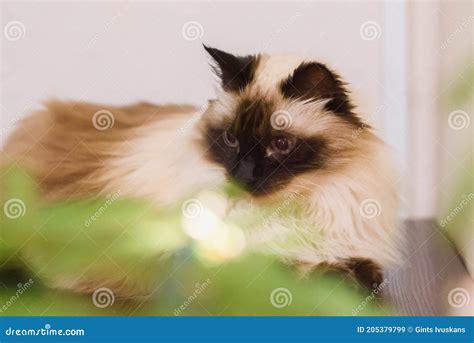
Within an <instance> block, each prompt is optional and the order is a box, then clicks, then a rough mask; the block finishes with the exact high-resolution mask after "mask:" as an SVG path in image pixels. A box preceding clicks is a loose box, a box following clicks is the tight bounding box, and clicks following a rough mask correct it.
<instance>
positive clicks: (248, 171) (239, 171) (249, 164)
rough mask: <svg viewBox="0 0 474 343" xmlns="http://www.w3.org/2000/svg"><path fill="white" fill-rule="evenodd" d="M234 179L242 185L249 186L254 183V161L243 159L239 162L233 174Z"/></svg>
mask: <svg viewBox="0 0 474 343" xmlns="http://www.w3.org/2000/svg"><path fill="white" fill-rule="evenodd" d="M234 178H235V179H236V180H237V181H238V182H240V183H243V184H244V185H247V186H248V185H250V184H252V183H254V182H255V181H256V179H257V178H256V177H255V161H253V160H250V159H244V160H242V161H240V162H239V164H238V165H237V168H236V170H235V173H234Z"/></svg>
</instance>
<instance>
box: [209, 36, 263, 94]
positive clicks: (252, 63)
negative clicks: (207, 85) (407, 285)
mask: <svg viewBox="0 0 474 343" xmlns="http://www.w3.org/2000/svg"><path fill="white" fill-rule="evenodd" d="M204 49H205V50H206V51H207V52H208V53H209V55H211V57H212V58H213V60H214V62H215V63H216V64H215V66H214V70H215V71H216V74H217V76H218V77H219V78H220V79H221V83H222V88H224V90H226V91H239V90H241V89H243V88H245V86H247V85H248V84H249V83H250V82H251V81H252V79H253V75H254V72H255V69H256V67H257V63H258V56H252V55H249V56H234V55H232V54H229V53H227V52H224V51H221V50H218V49H214V48H211V47H208V46H206V45H204Z"/></svg>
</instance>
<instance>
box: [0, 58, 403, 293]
mask: <svg viewBox="0 0 474 343" xmlns="http://www.w3.org/2000/svg"><path fill="white" fill-rule="evenodd" d="M208 51H209V52H210V54H211V55H212V56H213V57H214V58H215V59H216V61H217V63H218V65H219V68H220V69H219V72H220V76H221V79H222V81H223V88H224V91H222V92H221V93H220V94H219V96H218V98H217V100H213V101H211V102H210V105H209V106H208V107H207V108H205V109H197V108H194V107H192V106H177V105H172V106H156V105H151V104H144V103H141V104H137V105H133V106H128V107H106V106H102V105H95V104H86V103H75V102H50V103H49V104H48V105H47V107H46V109H45V110H44V111H42V112H38V113H35V114H33V115H32V116H31V117H29V118H26V119H25V120H24V121H23V122H22V124H21V125H20V127H19V128H18V130H17V131H16V132H15V133H14V134H13V135H12V136H11V138H10V140H9V141H8V142H7V144H6V146H5V153H6V155H7V156H9V157H10V158H12V159H14V160H15V161H17V162H19V163H20V164H21V165H23V166H25V167H26V168H27V169H28V170H29V171H30V172H31V173H32V175H34V176H35V177H36V178H37V180H38V181H39V182H40V185H41V187H42V189H43V192H44V196H45V198H46V199H49V200H52V201H56V200H64V199H69V198H74V197H83V196H95V195H101V194H102V195H106V194H110V193H115V192H117V191H120V194H121V195H122V196H126V197H138V198H147V199H151V200H152V201H153V203H154V204H155V205H156V206H165V205H169V204H172V203H174V202H176V201H178V200H182V199H183V197H186V196H187V195H189V194H191V193H192V192H195V191H197V190H199V189H202V188H206V187H209V186H212V185H215V184H217V183H219V182H221V181H223V180H224V179H226V177H229V176H232V177H233V178H235V179H237V180H238V181H240V182H242V183H243V184H246V186H248V189H249V198H250V201H253V202H254V203H255V204H257V205H258V204H259V203H261V202H264V201H266V200H267V199H272V200H275V201H285V199H288V196H289V195H291V194H298V196H301V197H303V199H304V201H303V202H302V211H301V212H300V214H299V216H300V217H293V218H292V217H278V216H277V217H276V218H272V220H269V221H266V222H265V227H261V228H254V229H252V230H254V231H252V232H247V239H248V240H249V247H250V248H251V249H254V250H258V251H263V252H267V253H268V252H270V253H276V254H278V255H279V256H281V257H282V258H283V259H285V260H286V261H290V262H294V263H298V264H302V265H307V266H310V267H312V266H317V265H320V264H325V265H331V266H336V267H337V268H342V269H346V270H349V271H352V272H354V273H355V274H356V276H357V277H361V278H365V280H362V281H363V282H364V283H367V284H369V285H371V284H372V283H380V282H381V281H382V276H381V274H380V270H381V269H383V268H386V267H390V266H393V265H394V264H397V263H399V261H400V253H399V246H398V245H399V242H400V237H399V236H398V232H397V228H396V217H397V210H398V206H397V203H398V201H397V192H396V187H397V185H396V181H397V179H396V173H395V172H394V168H393V166H392V164H391V162H390V158H389V156H390V153H389V151H388V149H387V147H386V146H385V145H384V144H383V142H382V141H381V140H380V139H378V138H377V137H376V136H375V135H374V133H373V132H372V130H371V129H370V127H368V126H367V125H365V124H363V123H362V121H361V120H360V118H358V117H357V116H355V115H353V114H352V107H351V106H350V104H349V103H348V99H347V98H346V97H345V93H344V94H339V93H338V91H339V90H342V91H344V89H343V87H342V83H339V81H338V79H337V78H335V79H331V82H329V81H328V79H327V77H328V75H329V74H327V73H329V71H327V70H326V69H324V70H323V74H324V75H321V74H320V72H321V70H322V69H320V67H319V66H321V65H317V68H316V69H314V70H311V68H312V67H314V65H313V64H311V63H308V62H305V63H303V64H302V62H301V60H300V59H295V58H293V57H285V56H276V57H270V56H267V55H259V56H253V57H252V56H247V57H244V58H236V57H234V56H232V55H229V54H225V53H223V52H220V51H218V50H214V49H208ZM222 54H224V55H222ZM239 63H243V64H242V65H240V66H238V64H239ZM233 64H235V65H233ZM235 67H237V69H235V72H232V69H233V68H235ZM307 67H309V69H308V68H307ZM227 69H229V70H227ZM314 78H316V80H314ZM326 81H327V82H326ZM336 81H337V82H336ZM312 82H315V83H314V84H312ZM334 82H335V84H334ZM318 85H319V86H318ZM308 86H309V88H308ZM301 87H303V88H304V87H306V88H307V90H308V91H304V90H303V91H301ZM318 87H319V88H318ZM331 87H336V88H337V89H334V90H332V88H331ZM293 88H294V89H293ZM315 88H316V89H319V90H321V89H322V90H323V91H322V92H319V91H318V92H319V93H318V92H316V93H314V94H313V93H311V92H313V89H315ZM339 88H340V89H339ZM298 89H299V91H301V94H300V95H301V97H300V96H299V95H298V94H296V96H295V94H294V91H295V90H298ZM309 93H311V94H309ZM331 98H332V99H333V100H334V101H332V100H331ZM328 99H329V100H331V101H329V102H328ZM341 109H342V110H343V111H340V110H341ZM275 112H277V113H280V112H281V113H283V114H284V116H288V115H290V117H286V118H283V119H286V120H288V119H289V120H290V125H287V124H288V123H283V126H284V127H276V128H275V125H280V124H281V123H280V122H279V121H278V120H279V119H282V118H276V119H275V116H274V114H275ZM346 112H347V113H346ZM281 113H280V114H281ZM100 116H102V120H105V121H104V122H100V121H99V119H101V118H100ZM107 120H108V121H107ZM111 122H113V124H111ZM222 127H224V129H222ZM227 128H229V129H227ZM230 128H232V129H230ZM226 130H232V133H227V132H228V131H226ZM249 130H250V131H251V132H250V133H249ZM283 132H285V134H288V139H287V138H286V137H283V138H282V136H281V133H283ZM234 135H235V137H234ZM274 137H277V138H274ZM275 139H277V140H275ZM267 140H268V142H267ZM249 142H252V144H250V143H249ZM247 143H248V144H247ZM275 144H276V147H275ZM298 144H299V145H298ZM225 145H227V147H226V146H225ZM280 148H286V149H288V148H289V149H290V150H289V151H290V152H287V151H285V149H280ZM258 150H262V152H261V153H262V154H263V155H261V156H260V155H257V156H254V157H252V156H253V154H257V153H258ZM263 160H265V161H263ZM267 160H268V161H267ZM288 160H289V161H290V162H291V165H290V164H286V163H290V162H288ZM292 168H293V169H292ZM295 223H303V225H295ZM260 233H263V234H260ZM262 237H263V239H262ZM288 241H291V242H293V243H292V244H287V242H288ZM295 241H296V242H299V243H298V244H294V242H295ZM76 281H77V280H76ZM80 284H81V283H80V282H69V283H67V282H66V283H64V282H63V283H61V286H62V287H68V288H72V289H76V290H78V288H79V290H80V288H81V286H80ZM89 284H90V283H89ZM100 284H101V285H104V282H103V280H102V281H101V283H100ZM88 290H90V289H88ZM131 292H132V293H133V290H132V291H131Z"/></svg>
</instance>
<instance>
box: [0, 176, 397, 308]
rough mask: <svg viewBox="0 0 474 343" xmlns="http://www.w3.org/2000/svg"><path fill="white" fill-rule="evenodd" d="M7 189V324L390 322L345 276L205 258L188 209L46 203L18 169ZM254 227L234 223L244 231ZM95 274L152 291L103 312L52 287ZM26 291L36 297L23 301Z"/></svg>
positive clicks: (3, 255) (1, 298)
mask: <svg viewBox="0 0 474 343" xmlns="http://www.w3.org/2000/svg"><path fill="white" fill-rule="evenodd" d="M0 186H1V191H2V193H1V204H2V206H3V210H2V211H1V213H0V314H1V315H351V314H354V313H357V314H358V315H383V314H389V313H390V312H389V310H388V308H387V307H386V306H383V304H382V303H381V302H380V301H379V300H377V299H375V298H373V297H370V298H367V299H366V297H367V296H368V293H367V291H365V290H362V289H360V288H358V287H356V286H355V285H354V284H349V283H347V282H345V280H344V279H343V278H342V276H340V275H336V274H329V273H321V272H313V273H311V274H310V275H306V276H305V277H302V275H301V274H300V273H298V272H297V271H296V270H295V268H294V267H292V266H289V265H286V264H284V263H282V262H280V261H279V260H278V259H277V258H276V257H274V256H269V255H257V254H250V253H248V254H239V255H238V256H235V257H234V258H230V259H225V260H222V261H216V260H210V259H208V258H206V256H203V255H202V254H201V253H200V250H199V249H198V245H197V244H196V241H195V240H194V239H193V238H191V236H189V235H188V234H186V232H185V230H184V229H183V224H182V211H181V204H177V205H176V206H175V207H172V208H162V209H159V210H158V209H156V207H153V206H152V204H150V203H147V202H145V201H138V200H130V199H111V198H109V199H93V200H80V201H77V200H76V201H68V202H63V203H46V202H43V201H41V200H40V199H39V197H38V194H37V193H38V192H37V186H36V185H35V183H34V182H33V181H32V179H31V178H30V177H29V176H28V175H27V174H25V173H24V172H23V171H22V170H19V169H16V168H14V167H11V168H7V169H5V170H3V171H2V173H1V184H0ZM222 192H223V193H225V194H226V196H228V197H234V198H238V197H239V196H240V194H241V193H240V191H239V189H238V188H236V187H235V186H233V185H223V186H222ZM12 199H13V200H14V202H12V201H11V200H12ZM15 201H16V203H15ZM12 204H13V205H16V208H13V207H11V205H12ZM9 206H10V207H9ZM104 208H105V209H104ZM293 210H294V209H293ZM268 211H271V208H269V209H268ZM97 213H99V215H95V214H97ZM257 217H258V216H257ZM257 217H255V218H257ZM91 218H94V219H91ZM252 218H254V217H252V215H251V214H248V217H245V218H243V217H241V218H233V219H232V220H233V221H234V222H241V223H245V225H247V224H251V222H252V221H255V220H256V219H255V220H254V219H252ZM89 274H90V275H100V277H101V278H102V279H103V280H108V279H113V278H117V277H119V278H120V277H124V278H127V280H132V281H136V282H137V283H143V284H151V285H152V287H151V291H150V292H148V293H147V295H146V296H141V297H131V298H124V297H122V296H121V295H120V294H119V293H117V294H114V295H113V301H112V300H111V299H109V303H107V304H106V305H107V306H104V307H101V306H95V305H94V301H93V299H94V297H93V296H92V295H91V294H88V295H87V294H86V295H84V294H76V293H73V292H69V291H65V290H60V289H55V288H51V287H47V284H48V280H51V279H58V278H68V277H74V276H75V275H89ZM30 279H31V280H32V281H31V282H30V281H28V280H30ZM25 284H28V285H29V287H28V288H27V289H25V290H24V291H22V292H21V294H20V295H19V294H18V290H19V289H23V287H24V285H25ZM365 300H367V301H365ZM281 305H284V306H281ZM354 311H355V312H354Z"/></svg>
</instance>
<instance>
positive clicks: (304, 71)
mask: <svg viewBox="0 0 474 343" xmlns="http://www.w3.org/2000/svg"><path fill="white" fill-rule="evenodd" d="M344 85H345V84H344V82H342V81H341V79H340V78H339V76H338V75H337V74H336V73H334V72H332V71H331V70H329V69H328V68H327V67H326V66H325V65H324V64H321V63H317V62H304V63H302V64H300V65H299V66H298V68H296V69H295V70H294V71H293V73H292V75H290V76H289V77H288V78H287V79H286V80H284V81H283V82H282V83H281V91H282V93H283V95H284V96H285V97H288V98H292V99H303V100H328V102H327V104H326V108H327V109H329V110H331V111H333V112H335V113H338V114H345V113H350V112H351V110H352V108H353V106H352V105H351V103H350V99H349V96H348V93H347V90H346V89H345V87H344Z"/></svg>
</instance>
